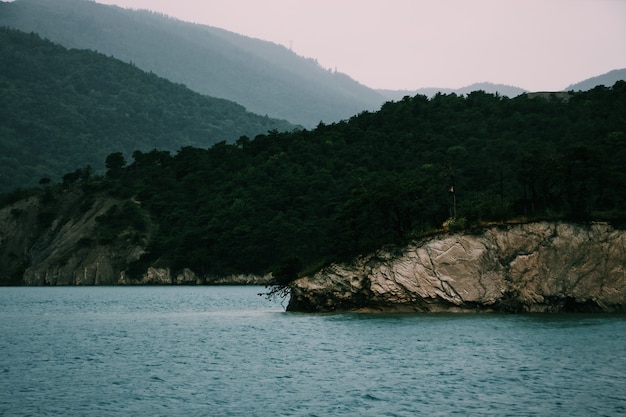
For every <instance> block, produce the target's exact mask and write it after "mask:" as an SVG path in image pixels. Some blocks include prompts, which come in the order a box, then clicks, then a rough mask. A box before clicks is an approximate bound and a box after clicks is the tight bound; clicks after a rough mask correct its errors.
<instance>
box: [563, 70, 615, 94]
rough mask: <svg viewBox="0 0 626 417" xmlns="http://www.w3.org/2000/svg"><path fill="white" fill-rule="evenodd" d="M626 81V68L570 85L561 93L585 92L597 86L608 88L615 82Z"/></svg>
mask: <svg viewBox="0 0 626 417" xmlns="http://www.w3.org/2000/svg"><path fill="white" fill-rule="evenodd" d="M620 80H626V68H622V69H616V70H613V71H609V72H607V73H606V74H602V75H598V76H596V77H591V78H588V79H586V80H583V81H581V82H578V83H576V84H572V85H570V86H569V87H567V88H565V89H564V90H563V91H587V90H591V89H592V88H594V87H596V86H598V85H604V86H605V87H610V86H612V85H613V84H615V82H616V81H620Z"/></svg>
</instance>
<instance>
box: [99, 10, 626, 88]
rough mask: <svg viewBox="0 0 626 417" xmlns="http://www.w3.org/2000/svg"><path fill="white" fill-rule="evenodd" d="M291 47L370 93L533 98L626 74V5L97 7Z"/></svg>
mask: <svg viewBox="0 0 626 417" xmlns="http://www.w3.org/2000/svg"><path fill="white" fill-rule="evenodd" d="M97 2H98V3H103V4H116V5H118V6H121V7H126V8H133V9H149V10H153V11H158V12H161V13H165V14H167V15H169V16H172V17H176V18H178V19H181V20H185V21H190V22H195V23H202V24H207V25H210V26H216V27H219V28H222V29H226V30H229V31H232V32H236V33H240V34H242V35H246V36H250V37H253V38H259V39H264V40H268V41H272V42H275V43H278V44H281V45H284V46H286V47H291V48H292V49H293V51H294V52H295V53H297V54H298V55H301V56H304V57H307V58H314V59H317V61H318V62H319V64H320V65H322V66H323V67H324V68H331V69H335V68H336V69H337V70H338V71H340V72H343V73H346V74H348V75H350V76H351V77H352V78H354V79H355V80H357V81H359V82H361V83H362V84H365V85H367V86H369V87H372V88H388V89H417V88H422V87H443V88H460V87H464V86H467V85H469V84H472V83H475V82H483V81H488V82H493V83H502V84H509V85H514V86H517V87H521V88H524V89H527V90H531V91H546V90H548V91H549V90H552V91H555V90H562V89H564V88H565V87H567V86H568V85H570V84H573V83H576V82H579V81H582V80H584V79H586V78H589V77H593V76H596V75H600V74H603V73H605V72H608V71H611V70H613V69H620V68H626V0H384V1H383V0H377V1H374V0H97Z"/></svg>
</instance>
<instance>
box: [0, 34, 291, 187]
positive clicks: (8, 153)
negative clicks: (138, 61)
mask: <svg viewBox="0 0 626 417" xmlns="http://www.w3.org/2000/svg"><path fill="white" fill-rule="evenodd" d="M293 128H294V126H293V125H291V124H290V123H288V122H286V121H280V120H275V119H270V118H268V117H266V116H259V115H256V114H252V113H249V112H247V111H246V110H245V109H244V108H243V107H242V106H240V105H239V104H236V103H233V102H231V101H227V100H223V99H216V98H211V97H207V96H202V95H200V94H198V93H196V92H193V91H191V90H189V89H187V88H186V87H184V86H182V85H180V84H173V83H171V82H170V81H167V80H165V79H163V78H159V77H157V76H156V75H154V74H148V73H145V72H143V71H141V70H139V69H138V68H136V67H134V66H132V65H130V64H125V63H123V62H121V61H119V60H117V59H114V58H110V57H106V56H104V55H102V54H99V53H96V52H92V51H85V50H67V49H65V48H64V47H62V46H59V45H55V44H53V43H51V42H49V41H46V40H42V39H41V38H40V37H39V36H37V35H35V34H26V33H23V32H20V31H17V30H12V29H6V28H0V192H1V191H5V192H6V191H10V190H13V189H15V188H17V187H32V186H35V185H37V183H38V182H39V181H40V179H42V178H48V179H50V180H52V181H55V182H56V181H59V180H60V179H61V176H62V175H63V174H65V173H67V172H68V171H72V170H74V169H75V168H77V167H81V168H82V167H85V166H87V165H91V167H92V168H93V169H94V170H100V171H101V172H103V169H104V160H105V157H106V156H107V155H108V154H110V153H111V152H116V151H118V152H122V153H123V154H124V155H126V157H130V155H131V154H132V152H133V151H135V150H142V151H148V150H151V149H154V148H158V149H162V150H171V151H176V150H178V149H180V148H181V147H183V146H196V147H201V148H206V147H209V146H210V145H212V144H214V143H217V142H220V141H223V140H227V141H230V142H233V141H234V140H236V139H237V138H238V137H240V136H241V135H252V136H254V135H257V134H259V133H264V132H267V131H269V130H273V129H278V130H291V129H293Z"/></svg>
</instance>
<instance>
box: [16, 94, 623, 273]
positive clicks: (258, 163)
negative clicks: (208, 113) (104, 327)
mask: <svg viewBox="0 0 626 417" xmlns="http://www.w3.org/2000/svg"><path fill="white" fill-rule="evenodd" d="M625 160H626V82H618V83H616V84H615V85H614V86H613V87H612V88H606V87H597V88H595V89H593V90H591V91H588V92H580V93H570V94H567V95H566V96H565V97H557V96H553V97H550V96H547V97H543V96H536V97H532V98H531V97H529V96H528V95H522V96H519V97H516V98H514V99H509V98H506V97H500V96H495V95H491V94H487V93H484V92H481V91H478V92H474V93H471V94H469V95H468V96H466V97H464V96H457V95H455V94H450V95H436V96H435V97H433V98H432V99H428V98H426V97H425V96H415V97H412V98H406V99H404V100H402V101H400V102H395V103H394V102H389V103H387V104H385V105H384V106H383V107H382V109H381V110H380V111H378V112H376V113H369V112H363V113H361V114H359V115H357V116H354V117H353V118H351V119H350V120H348V121H343V122H340V123H336V124H329V125H325V124H320V125H319V126H318V127H317V128H316V129H314V130H301V131H294V132H286V133H279V132H270V133H268V134H264V135H259V136H256V137H255V138H254V139H251V138H248V137H241V138H240V139H239V140H238V141H237V142H236V143H235V144H225V143H220V144H216V145H214V146H213V147H211V148H210V149H197V148H192V147H185V148H183V149H181V150H180V151H179V152H177V153H175V154H171V153H169V152H165V151H157V150H155V151H151V152H136V153H135V154H134V155H133V159H132V160H130V161H126V160H125V159H124V158H123V157H122V156H121V155H120V154H111V155H110V156H109V157H108V158H107V166H108V172H107V175H106V178H93V177H92V178H87V177H85V176H80V175H78V176H77V175H72V176H67V177H66V183H65V187H71V186H76V184H78V185H80V186H82V187H83V189H84V190H85V192H86V193H87V194H86V197H85V200H86V201H87V202H88V201H89V198H90V197H89V195H90V194H91V195H93V194H95V193H99V194H101V193H110V194H111V195H112V196H115V197H116V198H118V199H122V200H124V199H125V200H126V201H127V202H128V203H127V204H122V205H119V206H117V207H116V208H115V209H114V210H111V211H110V212H109V214H108V215H107V216H104V217H102V218H101V219H100V222H101V232H100V233H101V236H104V237H106V238H104V241H107V239H108V240H110V239H114V238H115V236H116V235H117V234H118V233H119V232H120V231H121V230H125V229H126V228H127V227H136V228H137V229H138V230H141V229H142V228H144V229H145V218H146V217H142V216H149V218H150V219H151V224H157V225H158V228H157V229H156V230H155V231H154V233H153V234H152V235H151V240H150V244H149V246H148V253H146V254H145V255H144V256H143V257H142V258H141V259H140V260H139V261H138V262H136V263H135V264H133V265H131V266H130V267H129V273H131V274H133V273H135V274H137V273H141V271H145V269H146V268H147V266H149V265H161V266H164V265H165V266H169V267H171V268H173V269H174V270H177V269H181V268H185V267H187V268H191V269H192V270H194V271H196V272H197V273H213V274H220V273H230V272H265V271H267V270H271V269H273V268H276V267H280V266H281V265H282V267H285V268H287V269H290V268H291V270H293V268H296V267H311V266H315V265H319V264H320V263H323V262H325V261H328V260H329V259H336V258H337V257H341V256H351V255H354V254H358V253H365V252H366V251H369V250H371V249H374V248H377V247H379V246H381V245H383V244H385V243H390V242H398V243H400V242H403V241H405V240H406V239H409V238H411V237H415V236H419V235H420V234H421V233H428V232H430V231H433V230H436V229H441V228H442V227H444V225H445V227H446V228H449V229H454V228H459V227H472V225H479V224H481V223H482V222H501V221H505V220H511V219H516V220H523V219H538V218H550V219H556V218H560V219H569V220H574V221H581V222H586V221H590V220H601V221H610V222H612V223H613V224H614V225H616V226H623V225H624V224H625V220H626V209H625V207H626V193H625V192H624V190H625V189H626V164H624V161H625ZM127 162H128V163H127ZM55 190H56V189H55V188H52V189H50V190H48V191H47V192H45V193H44V194H43V195H47V198H48V200H47V201H49V202H50V204H48V205H47V207H49V210H52V211H53V210H54V207H55V206H54V203H53V202H54V201H55V198H56V197H54V196H55V193H57V192H58V191H55ZM9 197H10V196H6V197H5V199H8V198H9ZM42 198H43V197H42ZM142 219H144V220H142Z"/></svg>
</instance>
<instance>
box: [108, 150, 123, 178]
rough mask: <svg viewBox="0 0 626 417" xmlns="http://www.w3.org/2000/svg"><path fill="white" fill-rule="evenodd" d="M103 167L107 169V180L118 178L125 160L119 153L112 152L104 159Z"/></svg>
mask: <svg viewBox="0 0 626 417" xmlns="http://www.w3.org/2000/svg"><path fill="white" fill-rule="evenodd" d="M105 165H106V168H107V173H106V176H107V177H108V178H119V177H120V176H121V175H122V173H123V169H124V167H125V166H126V159H125V158H124V155H123V154H122V153H121V152H113V153H112V154H110V155H109V156H107V157H106V160H105Z"/></svg>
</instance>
